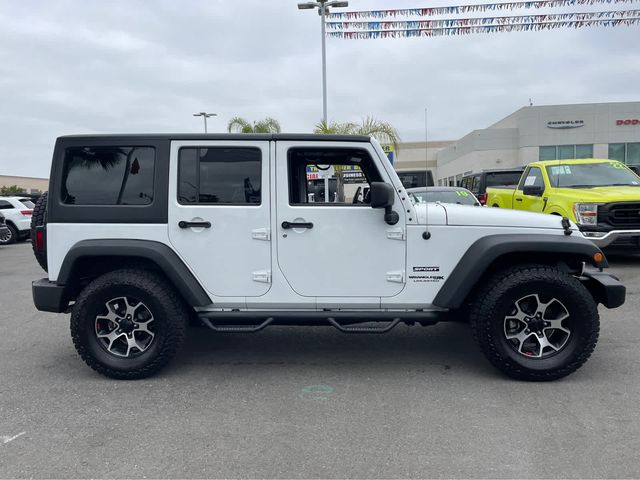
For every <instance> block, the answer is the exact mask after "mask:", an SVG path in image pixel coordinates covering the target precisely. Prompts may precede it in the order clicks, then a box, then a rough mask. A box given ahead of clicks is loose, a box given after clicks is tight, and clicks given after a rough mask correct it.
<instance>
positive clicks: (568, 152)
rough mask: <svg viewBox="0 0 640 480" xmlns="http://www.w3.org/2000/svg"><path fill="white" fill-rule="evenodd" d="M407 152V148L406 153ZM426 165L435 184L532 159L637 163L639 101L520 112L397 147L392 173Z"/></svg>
mask: <svg viewBox="0 0 640 480" xmlns="http://www.w3.org/2000/svg"><path fill="white" fill-rule="evenodd" d="M405 145H406V147H405ZM407 147H409V148H407ZM418 158H422V159H423V160H422V162H423V163H422V165H423V167H422V168H424V161H425V160H428V164H429V168H430V169H432V171H433V173H434V178H435V179H436V183H437V184H439V185H455V184H456V183H457V182H459V181H460V179H461V178H462V176H463V175H466V174H469V173H475V172H480V171H482V170H485V169H495V168H513V167H519V166H522V165H526V164H528V163H530V162H534V161H537V160H555V159H567V158H610V159H616V160H620V161H621V162H624V163H627V164H640V102H624V103H622V102H621V103H587V104H576V105H546V106H529V107H523V108H521V109H520V110H517V111H516V112H514V113H512V114H511V115H509V116H507V117H505V118H503V119H502V120H500V121H498V122H496V123H494V124H493V125H491V126H490V127H488V128H485V129H481V130H474V131H472V132H471V133H469V134H467V135H465V136H464V137H462V138H461V139H459V140H457V141H453V142H429V144H428V145H427V149H426V152H425V143H424V142H422V144H421V147H420V148H418V145H417V144H415V143H407V144H400V145H399V148H398V155H397V160H398V161H397V164H396V168H397V169H398V170H403V169H408V168H416V167H417V166H418V164H419V162H417V161H416V160H417V159H418Z"/></svg>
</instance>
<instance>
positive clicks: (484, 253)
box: [433, 234, 609, 308]
mask: <svg viewBox="0 0 640 480" xmlns="http://www.w3.org/2000/svg"><path fill="white" fill-rule="evenodd" d="M512 253H524V254H541V253H542V254H545V253H547V254H554V255H560V256H562V255H566V256H567V257H571V258H576V257H578V258H580V259H581V260H582V261H584V262H585V263H587V264H591V265H593V266H596V267H599V268H605V267H608V266H609V265H608V263H607V260H606V258H605V257H604V255H603V256H602V261H600V262H596V260H595V259H594V255H595V254H596V253H601V254H602V251H601V250H600V249H599V248H598V247H597V246H596V245H595V244H593V243H592V242H590V241H589V240H587V239H585V238H583V237H577V236H575V237H574V236H568V235H567V236H564V235H563V236H560V235H524V234H498V235H489V236H486V237H483V238H480V239H479V240H477V241H475V242H474V243H473V244H471V246H470V247H469V248H468V249H467V251H466V253H465V254H464V255H463V256H462V258H461V259H460V261H459V262H458V264H457V265H456V266H455V268H454V269H453V271H452V272H451V275H449V277H448V278H447V280H446V281H445V283H444V284H443V285H442V288H441V289H440V291H439V292H438V294H437V295H436V296H435V298H434V299H433V305H435V306H437V307H442V308H459V307H460V306H461V305H462V304H463V303H464V301H465V300H466V298H467V297H468V295H469V293H470V292H471V290H472V289H473V287H474V286H475V285H476V284H477V282H478V281H479V280H480V278H481V277H482V275H483V274H484V273H485V272H486V271H487V270H488V269H489V268H490V267H491V264H492V263H493V262H495V261H496V260H497V259H499V258H500V257H502V256H504V255H508V254H512Z"/></svg>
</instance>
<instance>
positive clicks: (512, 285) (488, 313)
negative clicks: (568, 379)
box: [470, 265, 600, 381]
mask: <svg viewBox="0 0 640 480" xmlns="http://www.w3.org/2000/svg"><path fill="white" fill-rule="evenodd" d="M470 323H471V329H472V332H473V336H474V338H475V340H476V342H477V343H478V344H479V346H480V348H481V350H482V352H483V353H484V354H485V356H486V357H487V358H488V359H489V361H490V362H491V363H492V364H493V365H494V366H495V367H497V368H498V369H499V370H501V371H502V372H504V373H506V374H507V375H509V376H510V377H513V378H517V379H521V380H535V381H544V380H556V379H558V378H562V377H564V376H566V375H569V374H570V373H573V372H574V371H575V370H577V369H578V368H580V367H581V366H582V365H583V364H584V363H585V362H586V361H587V359H588V358H589V356H590V355H591V353H592V352H593V350H594V348H595V346H596V343H597V341H598V335H599V330H600V319H599V316H598V309H597V305H596V303H595V301H594V300H593V298H592V297H591V294H590V293H589V291H588V290H587V289H586V288H585V287H584V286H583V285H582V284H581V283H580V282H579V281H578V280H577V279H576V278H574V277H573V276H571V275H569V274H567V273H565V272H562V271H560V270H558V269H556V268H553V267H550V266H546V265H521V266H516V267H513V268H511V269H508V270H506V271H504V272H501V273H498V274H496V275H495V276H494V277H493V278H492V279H490V280H489V281H488V282H487V283H486V285H485V287H484V288H482V289H481V290H480V291H479V292H478V293H477V295H476V296H475V299H474V300H473V301H472V305H471V315H470Z"/></svg>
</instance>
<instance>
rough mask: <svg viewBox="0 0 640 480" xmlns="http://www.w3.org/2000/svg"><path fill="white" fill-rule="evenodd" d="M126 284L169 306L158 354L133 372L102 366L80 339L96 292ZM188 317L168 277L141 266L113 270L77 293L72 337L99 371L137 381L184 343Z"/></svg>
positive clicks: (168, 359)
mask: <svg viewBox="0 0 640 480" xmlns="http://www.w3.org/2000/svg"><path fill="white" fill-rule="evenodd" d="M123 283H125V284H126V283H129V284H134V285H135V286H137V287H139V288H143V289H145V290H147V291H149V292H154V296H155V297H157V299H158V300H159V301H160V302H161V303H163V304H165V305H168V306H169V308H168V309H167V311H165V312H163V315H165V318H164V322H165V323H166V328H167V329H168V334H167V335H166V336H165V339H164V343H163V344H162V346H161V348H160V350H159V353H158V354H157V355H156V357H155V358H154V360H153V361H152V362H151V363H149V364H148V365H146V366H145V367H143V368H139V369H137V370H131V371H120V370H115V369H112V368H109V367H107V366H105V365H103V364H102V363H100V362H99V361H97V360H96V359H95V358H94V357H93V356H92V355H91V354H90V352H89V351H88V350H87V348H86V346H85V345H84V344H83V343H82V341H81V339H80V332H81V328H82V324H81V322H82V321H86V319H85V315H83V311H84V310H85V308H86V307H87V303H88V302H90V301H91V300H90V299H91V297H92V296H93V294H96V293H98V292H99V291H100V290H101V289H103V288H108V287H112V286H121V285H122V284H123ZM188 317H189V314H188V310H187V307H186V305H185V303H184V301H183V299H182V298H181V297H180V296H179V295H178V293H177V292H176V291H175V289H174V288H173V287H172V286H171V285H170V284H168V283H167V282H166V280H164V279H163V278H162V277H160V276H159V275H157V274H156V273H154V272H151V271H147V270H140V269H122V270H114V271H112V272H109V273H106V274H104V275H102V276H101V277H98V278H97V279H96V280H94V281H93V282H91V283H90V284H89V285H88V286H87V287H86V288H85V289H84V290H83V291H82V292H81V293H80V295H79V296H78V299H77V300H76V303H75V305H74V308H73V313H72V315H71V322H70V323H71V337H72V339H73V344H74V346H75V348H76V351H77V352H78V354H79V355H80V357H82V359H83V360H84V361H85V363H86V364H87V365H89V366H90V367H91V368H92V369H94V370H95V371H96V372H98V373H101V374H102V375H105V376H107V377H111V378H115V379H118V380H136V379H141V378H146V377H149V376H151V375H153V374H155V373H157V372H158V371H159V370H161V369H162V368H163V367H165V366H166V365H167V364H168V363H169V362H170V361H171V359H173V357H175V355H176V354H177V353H178V351H179V349H180V347H181V346H182V343H183V342H184V337H185V333H186V327H187V324H188Z"/></svg>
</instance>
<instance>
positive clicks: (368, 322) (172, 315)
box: [32, 134, 625, 380]
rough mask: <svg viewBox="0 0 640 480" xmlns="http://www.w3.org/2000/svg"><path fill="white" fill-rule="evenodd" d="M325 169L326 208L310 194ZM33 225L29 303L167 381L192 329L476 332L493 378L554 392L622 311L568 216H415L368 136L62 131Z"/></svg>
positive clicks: (88, 357) (109, 361) (445, 211)
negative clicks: (605, 313) (450, 324)
mask: <svg viewBox="0 0 640 480" xmlns="http://www.w3.org/2000/svg"><path fill="white" fill-rule="evenodd" d="M327 170H330V171H332V172H333V175H332V178H331V180H332V182H333V184H335V191H334V193H332V194H331V195H329V196H326V198H327V199H328V200H329V201H328V202H325V197H322V198H320V195H318V196H315V195H312V194H309V191H308V190H309V189H310V188H316V187H317V185H316V183H317V180H316V179H317V178H318V177H320V178H322V176H323V172H327ZM324 176H325V177H326V176H328V174H326V175H324ZM314 182H316V183H314ZM356 187H360V188H356ZM316 189H317V188H316ZM363 191H364V192H367V193H366V194H365V195H364V196H362V195H361V192H363ZM354 192H355V193H354ZM32 228H33V232H32V239H33V247H34V252H35V254H36V258H37V259H38V261H39V262H40V264H41V265H42V266H43V267H44V268H45V269H46V270H48V278H44V279H42V280H38V281H35V282H34V283H33V297H34V303H35V305H36V307H37V308H38V309H39V310H42V311H48V312H71V335H72V337H73V341H74V344H75V346H76V349H77V350H78V353H79V354H80V356H81V357H82V358H83V359H84V360H85V362H86V363H87V364H88V365H89V366H90V367H92V368H93V369H95V370H97V371H98V372H100V373H102V374H105V375H108V376H110V377H114V378H123V379H131V378H141V377H145V376H148V375H151V374H153V373H155V372H156V371H158V370H159V369H160V368H161V367H163V366H164V365H166V364H167V363H168V362H169V360H170V359H171V358H172V357H173V356H174V355H175V354H176V352H177V351H178V348H179V347H180V345H181V344H182V341H183V338H184V335H185V329H186V327H187V325H188V324H189V322H190V321H197V320H198V319H199V320H200V321H201V322H202V323H204V324H205V325H206V326H208V327H209V328H211V329H213V330H215V331H218V332H256V331H258V330H261V329H262V328H264V327H266V326H267V325H298V326H303V325H332V326H334V327H335V328H337V329H338V330H340V331H342V332H345V333H383V332H387V331H389V330H391V329H392V328H393V327H394V326H396V325H397V324H398V323H399V322H404V323H407V324H412V325H413V324H419V325H431V324H434V323H436V322H438V321H442V320H453V319H465V320H468V321H469V323H470V326H471V329H472V332H473V335H474V337H475V339H476V341H477V342H478V344H479V345H480V348H481V349H482V351H483V352H484V354H485V355H486V357H487V358H488V359H489V361H490V362H491V363H492V364H493V365H495V366H496V367H497V368H498V369H500V370H502V371H503V372H504V373H506V374H507V375H510V376H512V377H515V378H519V379H526V380H553V379H557V378H560V377H563V376H565V375H567V374H569V373H571V372H573V371H575V370H576V369H577V368H579V367H580V366H581V365H582V364H583V363H584V362H585V361H586V360H587V358H588V357H589V356H590V354H591V353H592V351H593V349H594V347H595V345H596V341H597V339H598V332H599V316H598V310H597V304H598V303H601V304H603V305H605V306H606V307H608V308H615V307H618V306H620V305H622V303H624V298H625V288H624V286H623V285H621V284H620V283H619V282H618V281H617V279H615V278H614V277H612V276H611V275H609V274H606V273H603V271H602V269H603V267H606V266H607V261H606V259H605V257H604V256H603V254H602V252H601V251H600V250H599V249H598V248H597V247H596V246H595V245H593V244H592V243H591V242H589V241H588V240H586V239H585V238H584V237H583V236H582V234H581V233H580V232H579V231H578V230H577V228H576V226H575V225H573V224H571V223H570V222H569V221H568V220H566V219H561V218H558V217H554V216H551V215H540V214H532V213H524V212H516V211H505V210H498V209H489V208H481V207H474V206H461V205H442V204H439V203H435V204H428V205H425V204H421V205H415V206H414V205H413V204H412V203H411V201H410V199H409V197H408V196H407V194H406V192H405V190H404V188H403V186H402V184H401V182H400V180H399V179H398V176H397V175H396V173H395V172H394V170H393V167H392V166H391V165H390V164H389V162H388V161H387V158H386V156H385V154H384V152H383V150H382V148H381V147H380V145H379V144H378V143H377V142H376V141H375V140H372V139H370V138H369V137H357V136H330V135H296V134H274V135H271V134H264V135H262V134H256V135H108V136H66V137H61V138H59V139H58V140H57V142H56V146H55V151H54V155H53V165H52V169H51V180H50V185H49V195H48V199H47V197H44V198H43V199H42V200H41V201H40V203H39V204H38V205H37V206H36V208H35V211H34V215H33V225H32Z"/></svg>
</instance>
